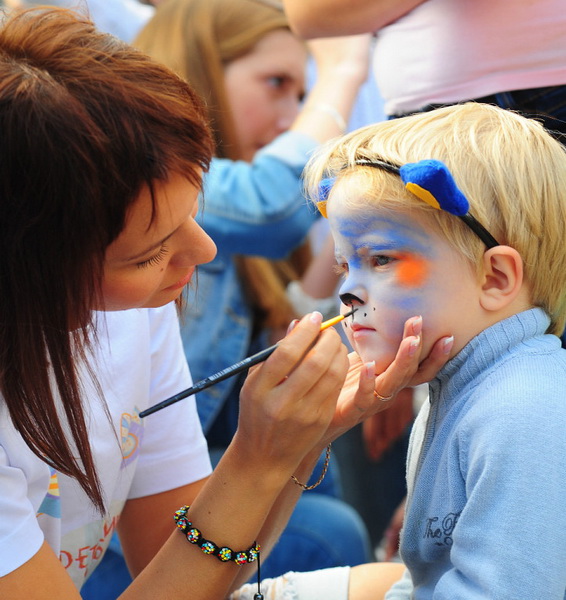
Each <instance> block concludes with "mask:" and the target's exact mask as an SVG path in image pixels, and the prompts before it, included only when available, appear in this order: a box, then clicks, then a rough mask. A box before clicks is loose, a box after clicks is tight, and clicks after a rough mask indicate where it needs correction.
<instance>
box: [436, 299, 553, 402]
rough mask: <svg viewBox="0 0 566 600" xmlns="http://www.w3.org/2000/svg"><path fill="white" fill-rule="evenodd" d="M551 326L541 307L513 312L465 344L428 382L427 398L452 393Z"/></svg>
mask: <svg viewBox="0 0 566 600" xmlns="http://www.w3.org/2000/svg"><path fill="white" fill-rule="evenodd" d="M549 326H550V318H549V316H548V315H547V314H546V313H545V312H544V310H543V309H541V308H532V309H529V310H526V311H524V312H520V313H518V314H515V315H513V316H511V317H509V318H507V319H504V320H503V321H499V322H498V323H495V324H494V325H492V326H491V327H488V328H487V329H485V330H484V331H482V332H481V333H479V334H478V335H477V336H476V337H474V338H473V339H471V340H470V341H469V342H468V343H467V344H466V345H465V346H464V348H462V350H460V352H458V354H457V355H456V356H454V358H452V359H451V360H450V361H449V362H448V363H446V365H445V366H444V367H443V368H442V369H441V370H440V371H439V372H438V373H437V375H436V377H435V378H434V379H433V380H432V381H431V382H430V393H431V394H430V398H431V402H434V401H435V399H436V398H438V397H439V395H440V394H441V393H442V395H443V396H445V395H446V394H449V397H454V395H455V393H457V392H458V391H459V390H462V389H463V388H464V386H466V385H467V384H468V383H470V382H471V381H473V380H474V379H475V378H476V377H478V376H480V375H481V374H482V373H485V372H487V371H488V369H490V368H491V367H492V366H493V365H494V364H495V363H496V362H497V361H499V360H500V359H501V357H502V356H503V355H504V354H506V353H508V352H509V351H511V350H512V348H514V347H515V346H517V345H519V344H521V343H523V342H526V341H527V340H529V339H531V338H533V337H535V336H542V335H544V334H545V333H546V331H547V329H548V327H549Z"/></svg>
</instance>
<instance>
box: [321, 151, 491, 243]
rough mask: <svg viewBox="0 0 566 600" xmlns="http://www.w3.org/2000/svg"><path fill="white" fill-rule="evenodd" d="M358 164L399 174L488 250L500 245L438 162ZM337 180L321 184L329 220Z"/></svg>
mask: <svg viewBox="0 0 566 600" xmlns="http://www.w3.org/2000/svg"><path fill="white" fill-rule="evenodd" d="M356 165H359V166H363V167H374V168H376V169H382V170H384V171H387V172H388V173H393V174H394V175H398V176H399V177H400V178H401V180H402V181H403V183H404V184H405V188H406V189H407V190H408V191H409V192H411V193H412V194H413V195H414V196H416V197H417V198H420V199H421V200H423V201H424V202H426V203H427V204H429V205H430V206H432V207H433V208H436V209H437V210H444V211H446V212H448V213H450V214H453V215H455V216H457V217H459V218H460V219H461V220H462V221H464V223H465V224H466V225H467V226H468V227H469V228H470V229H471V230H472V231H473V232H474V233H475V234H476V235H477V236H478V237H479V238H480V239H481V240H482V242H483V243H484V244H485V245H486V246H487V247H488V248H494V247H495V246H499V245H500V244H499V242H498V241H497V240H496V239H495V238H494V237H493V236H492V235H491V233H489V231H488V230H487V229H486V228H485V227H484V226H483V225H482V224H481V223H480V222H479V221H478V220H477V219H476V218H475V217H473V216H472V215H471V214H470V213H469V212H468V211H469V209H470V203H469V202H468V199H467V198H466V196H465V195H464V194H463V193H462V191H461V190H460V189H459V188H458V186H457V185H456V182H455V181H454V178H453V177H452V174H451V173H450V171H449V170H448V167H447V166H446V165H445V164H444V163H443V162H441V161H439V160H433V159H430V160H421V161H419V162H416V163H407V164H406V165H403V166H401V167H399V166H397V165H394V164H392V163H389V162H386V161H384V160H365V159H359V160H357V161H356ZM335 181H336V178H332V179H323V180H322V181H321V182H320V185H319V198H321V200H320V201H319V202H317V207H318V210H319V211H320V214H321V215H322V216H323V217H326V201H327V198H328V195H329V194H330V190H331V189H332V186H333V185H334V183H335Z"/></svg>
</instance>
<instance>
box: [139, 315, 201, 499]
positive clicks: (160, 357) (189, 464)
mask: <svg viewBox="0 0 566 600" xmlns="http://www.w3.org/2000/svg"><path fill="white" fill-rule="evenodd" d="M149 312H150V336H151V342H150V350H151V390H150V395H149V405H153V404H156V403H158V402H161V401H162V400H165V399H167V398H169V397H170V396H173V395H174V394H177V393H178V392H180V391H182V390H184V389H186V388H188V387H190V386H191V384H192V379H191V376H190V373H189V369H188V366H187V361H186V359H185V355H184V352H183V346H182V343H181V337H180V333H179V321H178V318H177V313H176V309H175V306H174V304H169V305H167V306H165V307H162V308H160V309H150V310H149ZM144 421H145V423H144V437H143V444H142V447H141V452H140V457H139V460H138V464H137V468H136V475H135V478H134V480H133V482H132V487H131V490H130V494H129V497H130V498H138V497H141V496H146V495H149V494H155V493H159V492H162V491H167V490H170V489H174V488H176V487H179V486H181V485H186V484H188V483H192V482H194V481H198V480H199V479H202V478H203V477H206V476H207V475H209V474H210V473H211V470H212V468H211V465H210V459H209V455H208V448H207V444H206V439H205V437H204V434H203V433H202V428H201V425H200V421H199V418H198V414H197V410H196V403H195V398H194V396H193V397H190V398H186V399H184V400H181V401H179V402H177V403H176V404H172V405H170V406H168V407H167V408H164V409H162V410H160V411H158V412H156V413H153V414H152V415H148V416H147V417H145V418H144Z"/></svg>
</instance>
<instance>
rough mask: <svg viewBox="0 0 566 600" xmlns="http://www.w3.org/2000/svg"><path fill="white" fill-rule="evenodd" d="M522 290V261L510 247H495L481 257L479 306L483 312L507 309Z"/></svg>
mask: <svg viewBox="0 0 566 600" xmlns="http://www.w3.org/2000/svg"><path fill="white" fill-rule="evenodd" d="M522 288H523V259H522V258H521V255H520V254H519V253H518V252H517V250H515V249H514V248H511V247H510V246H495V247H494V248H490V249H489V250H487V251H486V252H485V254H484V255H483V278H482V285H481V293H480V304H481V305H482V307H483V308H484V309H485V310H488V311H498V310H501V309H503V308H506V307H508V306H509V305H510V304H511V303H512V302H513V301H514V300H515V299H516V298H517V296H518V295H519V293H520V292H521V290H522Z"/></svg>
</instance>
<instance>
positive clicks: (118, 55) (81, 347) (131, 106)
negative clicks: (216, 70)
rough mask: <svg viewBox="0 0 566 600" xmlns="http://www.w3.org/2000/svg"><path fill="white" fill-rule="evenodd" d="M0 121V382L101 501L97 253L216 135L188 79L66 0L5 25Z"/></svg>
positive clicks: (29, 423)
mask: <svg viewBox="0 0 566 600" xmlns="http://www.w3.org/2000/svg"><path fill="white" fill-rule="evenodd" d="M0 131H1V132H2V133H1V138H0V210H1V214H2V217H1V219H0V391H1V393H2V395H3V399H4V402H5V403H6V404H7V407H8V410H9V413H10V416H11V419H12V421H13V424H14V426H15V427H16V429H17V430H18V431H19V432H20V434H21V435H22V437H23V439H24V440H25V442H26V443H27V444H28V446H29V447H30V448H31V449H32V450H33V451H34V452H35V453H36V454H37V455H38V456H40V457H41V458H42V459H43V460H45V461H47V462H48V463H49V464H50V465H52V466H53V467H54V468H55V469H57V470H58V471H60V472H62V473H64V474H66V475H69V476H71V477H74V478H75V479H76V480H77V481H78V482H79V484H80V485H81V486H82V488H83V489H84V490H85V492H86V493H87V495H88V496H89V497H90V498H91V499H92V501H93V502H94V503H95V505H96V506H97V507H98V508H99V509H100V510H103V498H102V494H101V489H100V485H99V480H98V478H97V475H96V472H95V468H94V463H93V458H92V453H91V448H90V445H89V440H88V436H87V428H86V424H85V416H84V408H83V406H82V404H81V402H82V400H81V386H80V381H79V377H78V374H77V363H78V361H79V360H80V359H84V357H85V355H86V349H87V348H88V347H89V346H90V345H91V344H92V342H93V337H92V336H91V335H90V334H89V331H90V327H89V326H90V325H92V307H94V306H100V305H101V302H102V298H101V292H100V288H101V285H100V284H101V277H102V270H103V262H104V253H105V250H106V247H107V246H108V245H109V244H110V243H111V242H112V241H113V240H114V239H115V238H116V237H117V236H118V234H119V233H120V231H121V230H122V229H123V227H124V223H125V218H126V213H127V210H128V208H129V207H130V205H131V204H132V203H133V202H134V200H135V199H136V198H137V196H138V194H139V192H140V190H141V187H142V186H143V185H148V186H150V189H152V182H155V181H156V180H164V179H166V178H167V176H168V173H170V172H172V171H176V172H181V173H183V174H185V175H186V177H187V178H188V179H189V180H191V181H192V182H193V183H196V184H200V172H201V170H206V169H207V168H208V166H209V162H210V159H211V156H212V151H213V142H212V139H211V136H210V132H209V129H208V127H207V124H206V120H205V113H204V110H203V107H202V104H201V101H200V99H199V98H198V97H197V95H196V94H195V93H194V92H193V90H192V89H191V88H190V87H189V85H188V84H187V83H186V82H185V81H184V80H182V79H181V78H179V77H178V76H176V75H175V74H173V73H172V72H171V71H170V70H169V69H167V68H165V67H163V66H161V65H159V64H157V63H156V62H154V61H153V60H151V59H149V58H148V57H146V56H144V55H143V54H142V53H140V52H139V51H137V50H134V49H133V48H131V47H129V46H127V45H126V44H124V43H122V42H120V41H118V40H117V39H116V38H114V37H112V36H110V35H105V34H101V33H99V32H98V31H96V30H95V28H94V26H93V24H92V23H90V22H89V21H88V20H86V19H83V18H81V17H79V16H77V15H75V14H73V13H72V12H70V11H66V10H63V9H48V10H47V9H31V10H28V11H23V12H18V13H16V14H13V15H11V16H10V17H9V18H7V19H6V20H5V21H4V23H3V24H2V26H1V27H0ZM58 406H59V408H58ZM67 428H68V430H69V431H70V438H69V437H67V436H66V435H65V431H66V430H67Z"/></svg>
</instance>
